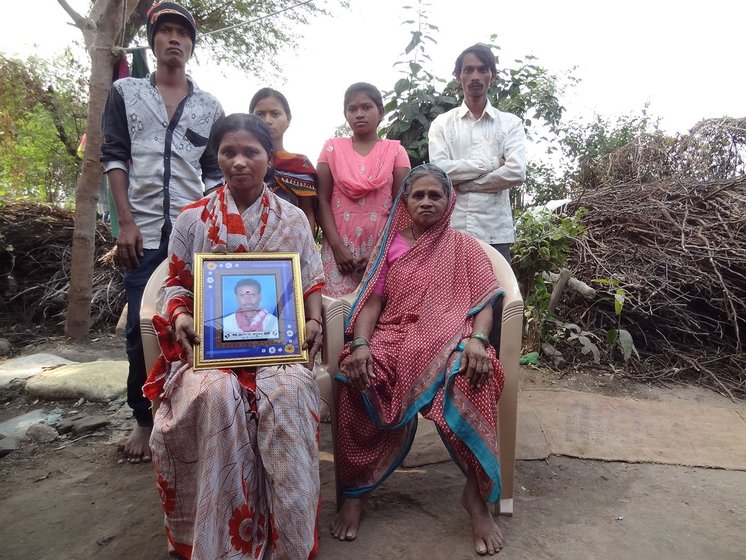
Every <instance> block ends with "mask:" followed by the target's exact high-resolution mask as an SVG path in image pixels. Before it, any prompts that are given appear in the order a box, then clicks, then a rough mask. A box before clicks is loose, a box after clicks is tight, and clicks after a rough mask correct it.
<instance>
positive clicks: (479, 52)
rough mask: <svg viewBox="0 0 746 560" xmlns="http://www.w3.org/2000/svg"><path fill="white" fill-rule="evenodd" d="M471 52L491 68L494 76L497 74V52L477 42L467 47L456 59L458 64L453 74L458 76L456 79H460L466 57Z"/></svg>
mask: <svg viewBox="0 0 746 560" xmlns="http://www.w3.org/2000/svg"><path fill="white" fill-rule="evenodd" d="M470 53H471V54H473V55H474V56H476V57H477V58H478V59H479V61H480V62H481V63H482V64H484V65H485V66H486V67H487V68H489V69H490V71H491V72H492V76H493V77H495V76H497V65H496V64H495V54H494V53H493V52H492V49H490V48H489V47H488V46H487V45H483V44H482V43H477V44H476V45H472V46H471V47H469V48H468V49H465V50H464V52H462V53H461V54H460V55H458V58H457V59H456V66H455V67H454V68H453V75H454V76H455V77H456V79H458V77H459V76H460V75H461V68H462V67H463V66H464V57H465V56H466V55H467V54H470Z"/></svg>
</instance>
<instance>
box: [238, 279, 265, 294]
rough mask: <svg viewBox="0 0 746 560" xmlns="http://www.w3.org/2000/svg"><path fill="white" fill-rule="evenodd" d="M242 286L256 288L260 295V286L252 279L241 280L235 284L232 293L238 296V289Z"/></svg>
mask: <svg viewBox="0 0 746 560" xmlns="http://www.w3.org/2000/svg"><path fill="white" fill-rule="evenodd" d="M242 286H250V287H252V288H256V290H257V292H258V293H260V294H261V293H262V285H261V284H260V283H259V282H258V281H256V280H254V279H253V278H241V279H240V280H239V281H238V282H236V285H235V287H234V288H233V292H234V293H235V294H238V289H239V288H241V287H242Z"/></svg>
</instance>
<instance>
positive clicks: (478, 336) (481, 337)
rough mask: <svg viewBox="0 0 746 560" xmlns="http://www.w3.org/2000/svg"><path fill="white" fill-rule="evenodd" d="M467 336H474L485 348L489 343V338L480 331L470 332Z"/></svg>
mask: <svg viewBox="0 0 746 560" xmlns="http://www.w3.org/2000/svg"><path fill="white" fill-rule="evenodd" d="M469 338H476V339H477V340H478V341H479V342H481V343H482V344H484V347H485V348H487V347H488V346H489V345H490V339H489V338H487V335H486V334H484V333H481V332H475V333H471V336H470V337H469Z"/></svg>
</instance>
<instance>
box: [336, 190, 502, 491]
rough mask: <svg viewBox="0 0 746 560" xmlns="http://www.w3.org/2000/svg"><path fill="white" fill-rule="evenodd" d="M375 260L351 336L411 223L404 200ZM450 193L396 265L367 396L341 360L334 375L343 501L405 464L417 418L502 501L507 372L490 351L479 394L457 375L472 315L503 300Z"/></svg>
mask: <svg viewBox="0 0 746 560" xmlns="http://www.w3.org/2000/svg"><path fill="white" fill-rule="evenodd" d="M397 200H398V203H397V205H396V209H395V211H394V213H393V214H392V216H391V218H390V219H389V222H388V224H387V226H386V230H385V231H384V233H383V235H382V237H381V242H380V244H379V247H378V250H377V251H376V252H374V257H373V258H372V259H371V262H370V263H369V266H368V270H367V271H366V274H365V278H364V280H363V283H362V285H361V291H360V295H359V297H358V299H357V300H356V301H355V303H354V304H353V307H352V310H351V315H350V323H349V325H348V333H352V332H353V329H354V323H355V320H356V318H357V314H358V313H359V311H360V310H361V309H362V307H363V305H364V304H365V302H366V301H367V299H368V298H369V297H370V295H371V294H372V293H373V290H374V288H375V285H376V283H377V281H378V278H379V276H380V274H381V268H382V264H383V263H384V261H385V259H386V255H387V253H388V250H389V247H390V245H391V242H392V240H393V238H394V235H395V234H396V233H397V232H399V231H402V230H404V229H406V228H408V227H410V226H411V225H412V220H411V218H410V217H409V214H408V213H407V210H406V205H405V202H404V200H403V199H401V194H400V195H399V197H398V199H397ZM453 207H454V196H453V193H452V189H451V193H449V205H448V208H447V210H446V213H445V215H444V216H443V218H442V219H441V220H440V221H439V222H438V223H437V224H436V225H434V226H432V227H431V228H430V229H428V230H427V231H426V232H425V233H424V234H422V236H421V237H420V238H419V239H417V241H416V242H415V244H414V245H413V246H412V247H411V248H410V249H409V250H408V251H407V252H406V253H404V254H403V255H402V256H400V257H399V258H398V259H397V260H396V261H394V262H393V264H391V266H390V268H389V270H388V273H387V276H386V279H385V284H384V293H383V296H382V297H383V309H382V311H381V314H380V316H379V318H378V322H377V324H376V327H375V330H374V331H373V334H372V335H371V339H370V352H371V355H372V357H373V362H374V371H375V375H376V378H375V379H374V380H372V382H371V386H370V388H369V389H368V390H367V391H366V392H364V393H361V392H359V391H358V390H356V389H355V388H353V387H352V386H351V385H350V384H349V383H347V382H346V381H347V378H346V377H345V375H344V371H345V364H344V360H345V359H346V358H347V356H348V355H349V346H348V347H346V348H345V351H344V353H343V354H342V356H341V358H340V363H341V366H340V374H339V375H338V376H337V380H338V381H340V383H337V387H338V389H337V410H338V412H337V413H338V424H339V427H338V435H337V455H338V456H337V457H336V458H335V460H336V461H337V463H338V473H339V478H340V481H341V483H342V485H343V493H344V495H345V496H347V497H360V496H362V495H364V494H366V493H368V492H370V491H372V490H373V489H374V488H376V487H377V486H378V485H379V484H380V483H381V482H383V480H384V479H385V478H386V477H387V476H388V475H389V474H391V473H392V472H393V471H394V470H395V469H396V468H397V467H398V466H399V465H400V464H401V462H402V461H403V460H404V457H405V456H406V454H407V452H408V451H409V448H410V446H411V443H412V440H413V438H414V434H415V431H416V428H417V413H418V412H419V413H422V414H423V416H424V417H425V418H427V419H429V420H432V421H433V422H435V424H436V426H437V427H438V431H439V433H440V434H441V437H442V439H443V441H444V442H445V444H446V446H447V447H448V448H449V450H450V452H451V455H452V456H453V457H454V459H455V460H456V462H457V464H458V465H459V467H461V469H462V470H463V471H464V472H466V471H469V472H474V473H476V475H477V479H478V481H479V488H480V492H481V494H482V497H483V498H484V499H485V501H487V502H488V503H495V502H497V501H498V500H499V498H500V467H499V463H498V459H497V454H498V442H497V435H496V425H497V401H498V399H499V397H500V393H501V391H502V388H503V385H504V375H503V370H502V366H501V365H500V363H499V362H498V361H497V359H496V358H495V354H494V350H493V349H492V348H490V349H489V352H490V355H491V357H492V362H493V366H494V375H493V376H491V377H490V378H489V380H488V382H487V383H485V384H483V386H482V387H481V388H480V389H473V388H472V387H471V386H470V385H469V383H468V381H467V379H466V378H465V377H464V376H463V375H459V374H457V373H456V372H457V371H458V369H459V366H460V363H461V355H462V353H463V349H464V345H465V342H466V341H467V340H468V337H469V335H470V334H471V333H472V324H473V317H474V316H475V315H476V314H477V313H478V312H479V311H480V310H481V309H482V308H483V307H484V306H485V305H490V304H491V303H492V302H493V301H494V300H495V298H496V297H498V296H500V295H501V294H502V290H501V289H500V287H499V286H498V284H497V280H496V279H495V277H494V275H493V273H492V267H491V264H490V261H489V259H488V257H487V255H486V254H485V253H484V251H483V250H482V248H481V246H480V245H479V243H478V242H477V241H476V240H475V239H474V238H473V237H471V236H469V235H468V234H465V233H461V232H458V231H455V230H453V229H452V228H451V227H450V215H451V213H452V212H453Z"/></svg>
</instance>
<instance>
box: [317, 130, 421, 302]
mask: <svg viewBox="0 0 746 560" xmlns="http://www.w3.org/2000/svg"><path fill="white" fill-rule="evenodd" d="M319 163H325V164H327V165H328V166H329V169H330V170H331V172H332V176H333V177H334V185H333V188H332V200H331V206H332V214H333V215H334V225H335V226H336V228H337V233H339V237H340V239H341V240H342V243H344V244H345V246H346V247H347V248H348V249H349V250H350V253H352V256H353V257H354V258H355V259H359V258H360V257H362V256H363V255H367V254H370V253H371V251H372V249H373V247H374V246H375V244H376V241H378V237H379V236H380V234H381V232H382V231H383V228H384V227H385V226H386V220H388V217H389V214H390V213H391V208H392V202H393V200H392V199H393V196H392V192H391V191H392V187H393V185H394V169H397V168H406V169H409V167H410V163H409V156H407V151H406V150H405V149H404V147H403V146H402V145H401V144H400V143H399V141H398V140H380V141H379V142H377V143H376V145H375V146H373V149H372V150H371V151H370V153H369V154H368V155H367V156H361V155H360V154H358V153H357V152H356V151H355V148H354V147H353V145H352V138H331V139H329V140H327V141H326V143H325V144H324V147H323V149H322V150H321V154H320V155H319ZM321 261H322V262H323V264H324V274H325V278H326V284H325V286H324V293H325V294H326V295H328V296H333V297H336V296H341V295H344V294H349V293H351V292H354V291H355V288H357V286H358V284H359V283H360V280H361V279H362V277H363V275H362V272H360V273H358V272H353V273H351V274H342V273H341V272H340V271H339V269H338V268H337V261H336V260H335V259H334V252H333V251H332V248H331V245H329V243H327V242H326V240H324V241H323V243H322V245H321Z"/></svg>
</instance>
